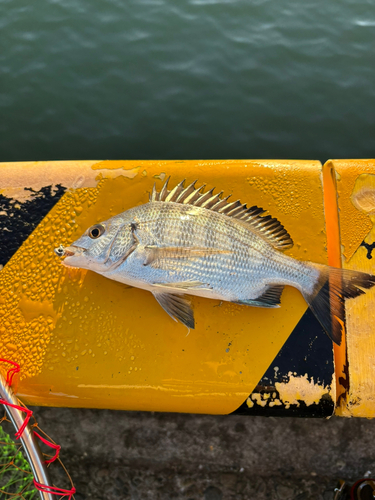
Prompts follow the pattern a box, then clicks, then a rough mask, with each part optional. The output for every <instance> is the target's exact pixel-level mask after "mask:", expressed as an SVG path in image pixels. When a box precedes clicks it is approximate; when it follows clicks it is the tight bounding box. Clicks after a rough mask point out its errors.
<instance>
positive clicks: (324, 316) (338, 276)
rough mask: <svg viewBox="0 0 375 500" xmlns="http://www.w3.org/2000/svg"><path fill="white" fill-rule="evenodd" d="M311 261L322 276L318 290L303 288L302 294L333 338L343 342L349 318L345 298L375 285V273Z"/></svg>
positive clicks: (336, 341)
mask: <svg viewBox="0 0 375 500" xmlns="http://www.w3.org/2000/svg"><path fill="white" fill-rule="evenodd" d="M311 265H312V266H313V267H314V268H315V269H317V270H318V271H319V273H320V274H319V278H318V281H317V283H316V285H315V287H314V290H313V291H312V292H311V291H306V290H302V295H303V296H304V298H305V300H306V302H307V303H308V305H309V307H310V309H311V310H312V312H313V313H314V314H315V316H316V318H317V319H318V320H319V322H320V324H321V325H322V327H323V328H324V330H325V331H326V333H327V335H328V336H329V337H330V339H332V340H333V342H335V343H336V344H338V345H340V344H341V337H342V330H343V325H344V321H345V299H350V298H354V297H358V295H362V294H364V293H365V291H364V290H362V288H365V289H368V288H371V287H373V286H374V285H375V276H373V275H372V274H367V273H361V272H359V271H350V270H347V269H336V268H334V267H329V266H323V265H320V264H313V263H311Z"/></svg>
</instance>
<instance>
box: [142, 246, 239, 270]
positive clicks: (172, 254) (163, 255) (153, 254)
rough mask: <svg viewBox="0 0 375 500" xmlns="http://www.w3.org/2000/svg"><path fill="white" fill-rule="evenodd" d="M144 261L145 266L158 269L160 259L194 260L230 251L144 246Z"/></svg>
mask: <svg viewBox="0 0 375 500" xmlns="http://www.w3.org/2000/svg"><path fill="white" fill-rule="evenodd" d="M145 251H146V260H145V262H144V265H145V266H149V265H152V266H153V267H158V264H157V261H159V260H161V259H181V258H184V259H189V258H190V259H194V258H198V257H206V256H208V255H223V254H230V253H231V251H230V250H219V249H217V248H201V247H160V246H157V245H147V246H145Z"/></svg>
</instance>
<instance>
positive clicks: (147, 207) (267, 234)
mask: <svg viewBox="0 0 375 500" xmlns="http://www.w3.org/2000/svg"><path fill="white" fill-rule="evenodd" d="M169 180H170V178H168V179H167V180H166V182H165V183H164V184H163V186H162V188H161V189H160V191H158V190H157V188H156V185H154V187H153V189H152V192H151V194H150V197H149V202H148V203H146V204H144V205H140V206H136V207H134V208H131V209H129V210H126V211H125V212H123V213H121V214H119V215H116V216H114V217H111V218H110V219H108V220H106V221H103V222H101V223H99V224H94V225H92V226H91V227H89V228H88V229H87V230H86V231H85V233H84V234H83V235H82V236H81V237H80V238H79V239H77V240H76V241H75V242H74V243H72V244H71V245H70V246H69V247H66V248H64V247H63V246H62V245H60V247H58V248H56V249H55V253H56V254H57V255H58V256H59V257H64V260H63V261H62V263H63V264H64V265H65V266H67V267H78V268H82V269H88V270H91V271H94V272H96V273H98V274H101V275H102V276H105V277H106V278H109V279H112V280H115V281H118V282H121V283H124V284H126V285H129V286H132V287H137V288H142V289H144V290H148V291H150V292H151V293H152V294H153V295H154V297H155V299H156V300H157V302H158V303H159V304H160V305H161V307H162V308H163V309H164V310H165V311H166V312H167V313H168V314H169V316H170V317H171V318H172V319H174V320H175V321H180V322H181V323H183V324H184V325H185V326H186V327H188V328H189V329H194V328H195V320H194V313H193V309H192V306H191V302H190V300H189V298H188V296H189V295H195V296H199V297H207V298H211V299H217V300H220V301H227V302H233V303H235V304H241V305H245V306H255V307H264V308H276V307H280V300H281V295H282V292H283V290H284V287H285V286H292V287H294V288H296V289H297V290H299V291H300V292H301V294H302V296H303V297H304V299H305V301H306V302H307V304H308V306H309V307H310V309H311V311H312V312H313V313H314V315H315V316H316V318H317V319H318V321H319V322H320V324H321V325H322V327H323V329H324V331H325V332H326V333H327V334H328V336H329V337H330V338H331V339H332V341H333V342H335V343H336V344H338V345H340V343H341V338H342V329H343V324H344V322H345V300H346V299H350V298H354V297H357V296H359V295H361V294H364V293H365V290H366V289H369V288H371V287H372V286H374V284H375V276H373V275H371V274H367V273H363V272H360V271H352V270H345V269H338V268H333V267H329V266H327V265H323V264H318V263H314V262H307V261H300V260H297V259H294V258H292V257H290V256H288V255H286V254H285V253H284V251H285V250H288V249H290V248H292V246H293V240H292V238H291V236H290V234H289V233H288V232H287V230H286V229H285V227H284V226H283V225H282V224H281V223H280V222H279V221H278V220H277V219H276V218H274V217H272V216H271V215H269V214H267V213H266V210H264V209H263V208H261V207H258V206H256V205H252V206H250V207H248V206H247V205H246V204H243V203H241V201H240V200H237V201H230V200H229V198H230V196H227V197H223V191H221V192H219V193H217V194H214V190H215V188H213V189H210V190H207V191H205V187H206V185H205V184H203V185H201V186H200V187H196V184H197V181H194V182H193V183H191V184H189V185H188V186H186V187H185V182H186V180H183V181H182V182H180V183H179V184H177V185H176V186H175V187H174V188H173V189H169V188H168V183H169Z"/></svg>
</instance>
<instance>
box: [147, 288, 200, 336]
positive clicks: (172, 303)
mask: <svg viewBox="0 0 375 500" xmlns="http://www.w3.org/2000/svg"><path fill="white" fill-rule="evenodd" d="M152 294H153V296H154V297H155V299H156V300H157V301H158V302H159V304H160V305H161V307H162V308H163V309H164V311H165V312H166V313H168V314H169V316H170V317H171V318H172V319H174V320H175V321H180V322H181V323H182V324H183V325H185V326H187V327H188V328H192V329H194V328H195V321H194V313H193V310H192V308H191V305H190V302H189V300H188V299H186V297H185V296H184V295H177V294H176V295H175V294H173V293H164V292H152Z"/></svg>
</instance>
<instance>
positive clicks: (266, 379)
mask: <svg viewBox="0 0 375 500" xmlns="http://www.w3.org/2000/svg"><path fill="white" fill-rule="evenodd" d="M290 372H291V373H292V374H295V375H296V376H304V375H305V374H307V378H308V380H311V379H313V380H314V382H315V383H319V385H322V386H330V385H331V384H332V375H333V373H334V364H333V349H332V341H331V340H330V339H329V338H328V337H327V335H326V334H325V332H324V330H323V329H322V327H321V325H320V323H319V322H318V320H317V319H316V318H315V316H314V314H313V313H312V312H311V311H310V309H307V311H306V312H305V314H304V315H303V316H302V318H301V319H300V321H299V322H298V324H297V326H296V327H295V329H294V330H293V332H292V333H291V334H290V336H289V338H288V340H287V341H286V342H285V344H284V345H283V347H282V349H281V350H280V352H279V354H278V355H277V356H276V358H275V359H274V360H273V362H272V363H271V365H270V366H269V368H268V370H267V371H266V373H265V374H264V376H263V377H262V379H261V380H260V381H259V384H258V385H257V387H256V388H255V389H254V391H253V393H252V394H253V395H255V394H257V395H260V397H261V398H262V402H263V403H262V404H265V406H262V405H260V404H258V403H257V401H256V398H254V399H252V398H251V396H252V395H251V394H250V396H249V398H250V400H251V403H250V405H252V404H253V406H252V407H251V408H249V406H248V404H247V402H246V401H244V403H243V404H242V405H241V406H240V407H239V408H237V410H235V411H234V412H233V413H232V414H235V415H264V416H268V417H270V416H300V417H329V416H330V415H332V413H333V411H334V408H335V403H334V401H333V400H332V398H331V395H330V394H329V392H327V394H325V395H323V397H322V398H321V400H320V401H319V402H318V403H313V404H310V405H306V403H305V402H304V401H300V402H299V404H298V405H290V406H289V407H288V408H287V407H286V406H285V405H284V404H282V405H272V402H274V401H275V400H279V394H278V391H277V390H276V388H275V383H276V382H287V381H288V379H289V376H288V374H289V373H290ZM274 396H276V397H274ZM270 403H271V404H270Z"/></svg>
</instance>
